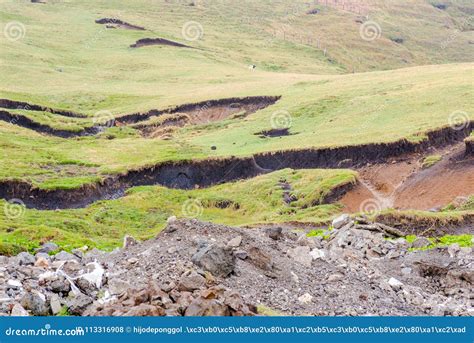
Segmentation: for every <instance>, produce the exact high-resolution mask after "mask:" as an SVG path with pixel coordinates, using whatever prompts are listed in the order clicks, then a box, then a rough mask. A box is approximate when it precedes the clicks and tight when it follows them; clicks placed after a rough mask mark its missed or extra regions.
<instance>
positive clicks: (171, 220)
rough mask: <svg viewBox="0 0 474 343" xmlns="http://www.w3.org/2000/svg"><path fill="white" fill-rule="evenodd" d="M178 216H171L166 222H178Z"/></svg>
mask: <svg viewBox="0 0 474 343" xmlns="http://www.w3.org/2000/svg"><path fill="white" fill-rule="evenodd" d="M176 219H177V218H176V216H171V217H168V219H166V222H167V223H168V224H173V223H174V222H176Z"/></svg>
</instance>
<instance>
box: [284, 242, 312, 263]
mask: <svg viewBox="0 0 474 343" xmlns="http://www.w3.org/2000/svg"><path fill="white" fill-rule="evenodd" d="M288 255H289V256H290V257H291V258H293V259H294V260H295V261H296V262H299V263H301V264H302V265H304V266H305V267H311V261H312V260H313V257H312V255H310V248H309V247H308V246H299V247H296V248H294V249H290V250H289V251H288Z"/></svg>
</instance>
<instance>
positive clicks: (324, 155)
mask: <svg viewBox="0 0 474 343" xmlns="http://www.w3.org/2000/svg"><path fill="white" fill-rule="evenodd" d="M473 123H474V122H471V123H470V125H469V126H468V127H467V128H465V129H464V130H455V129H453V128H450V127H447V128H441V129H439V130H434V131H430V132H428V133H427V134H426V137H427V138H426V140H424V141H422V142H411V141H407V140H406V139H403V140H400V141H396V142H392V143H379V144H365V145H359V146H345V147H337V148H324V149H305V150H294V151H280V152H275V153H262V154H256V155H254V156H252V157H247V158H235V157H232V158H222V159H211V160H198V161H180V162H168V163H162V164H159V165H157V166H154V167H151V168H144V169H141V170H132V171H129V172H128V173H126V174H124V175H117V176H111V177H108V178H107V179H105V180H104V181H103V182H101V183H99V184H93V185H86V186H83V187H81V188H78V189H74V190H51V191H45V190H41V189H34V188H32V187H31V185H30V184H28V183H25V182H20V181H2V182H1V183H0V197H1V198H3V199H7V200H8V199H12V198H17V199H21V200H22V201H24V203H25V204H26V205H27V206H28V207H32V208H37V209H56V208H80V207H85V206H87V205H88V204H91V203H93V202H94V201H97V200H102V199H110V198H118V197H121V196H123V194H124V192H125V190H126V189H128V188H130V187H133V186H139V185H155V184H159V185H163V186H166V187H172V188H180V189H191V188H194V187H208V186H211V185H215V184H219V183H225V182H229V181H234V180H239V179H246V178H251V177H254V176H256V175H259V174H262V173H267V172H271V171H275V170H279V169H284V168H293V169H309V168H361V167H362V166H365V165H367V164H368V163H370V164H374V163H386V162H387V160H388V159H389V158H391V157H396V156H402V155H405V154H410V153H414V152H420V153H421V152H423V151H426V150H427V149H429V148H431V147H440V146H443V145H449V144H454V143H456V142H460V141H462V140H463V139H464V138H465V137H467V136H468V135H469V134H470V133H471V130H472V127H473Z"/></svg>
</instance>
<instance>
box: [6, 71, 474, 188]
mask: <svg viewBox="0 0 474 343" xmlns="http://www.w3.org/2000/svg"><path fill="white" fill-rule="evenodd" d="M472 67H473V66H472V64H460V65H446V66H428V67H417V68H412V69H402V70H395V71H384V72H375V73H367V74H355V75H342V76H314V78H315V80H314V81H308V80H307V77H306V76H304V78H305V79H306V81H301V82H299V83H295V84H293V86H289V85H288V84H287V85H285V86H284V85H282V84H278V83H277V80H279V79H280V77H281V78H282V79H285V78H287V77H288V76H287V75H281V76H279V75H277V77H276V78H275V79H273V81H274V87H269V85H266V86H262V87H263V88H262V90H260V91H259V92H258V93H254V92H252V90H249V92H248V93H247V95H256V94H262V93H267V94H281V95H282V96H283V97H282V99H281V100H280V101H279V102H278V103H277V104H276V105H274V106H271V107H269V108H267V109H265V110H262V111H259V112H258V113H255V114H253V115H251V116H249V117H247V118H245V119H244V120H242V119H233V120H227V121H223V122H218V123H213V124H209V125H206V126H198V127H189V128H184V129H181V130H179V131H178V132H177V133H175V134H174V139H173V140H169V141H163V140H160V139H147V138H139V137H137V135H136V134H134V132H133V130H131V129H126V128H114V129H112V131H113V133H114V135H116V136H118V137H119V138H118V139H113V140H109V139H107V137H106V135H102V136H99V137H83V138H75V139H67V140H65V139H61V138H56V137H47V136H42V135H40V134H37V133H35V132H32V131H31V130H26V129H22V128H18V127H17V126H14V125H10V124H6V123H3V122H0V132H1V135H0V145H1V146H2V150H1V154H0V162H3V164H4V165H5V167H4V168H2V169H1V170H0V177H1V178H23V179H27V180H30V181H32V182H34V183H36V184H39V185H41V186H42V187H46V186H45V185H44V184H43V183H44V182H45V181H46V180H49V182H50V184H51V182H53V183H54V184H57V185H58V186H61V185H65V186H67V185H68V184H69V183H70V180H68V179H67V177H66V178H65V177H64V175H58V174H56V173H53V172H52V166H53V167H54V166H58V165H64V164H71V163H70V162H71V161H72V163H74V164H86V165H94V166H97V167H98V171H99V173H100V174H107V173H111V172H124V171H126V170H127V169H130V168H139V167H142V166H145V165H152V164H155V163H158V162H161V161H166V160H178V159H186V158H206V157H209V156H214V157H219V156H228V155H250V154H253V153H257V152H263V151H270V150H282V149H297V148H308V147H322V146H333V145H348V144H361V143H371V142H379V141H392V140H396V139H400V138H403V137H409V136H411V135H413V134H415V133H417V132H419V131H423V130H427V129H432V128H436V127H440V126H444V125H447V124H448V120H449V115H450V114H451V113H452V112H454V111H456V110H463V111H465V112H469V110H470V109H472V108H473V107H474V106H473V104H474V101H473V98H472V96H469V95H470V94H471V91H472V81H471V80H472V70H473V68H472ZM272 76H274V74H272V75H269V79H271V78H272ZM295 78H296V76H295ZM267 82H268V80H267ZM229 95H230V94H229ZM279 110H283V111H288V112H289V114H290V115H291V118H292V126H291V129H290V132H291V133H292V135H290V136H286V137H281V138H267V139H262V138H260V137H259V136H257V135H255V133H257V132H260V131H262V130H266V129H270V128H271V117H272V114H273V113H274V112H275V111H279ZM68 120H69V119H68ZM81 120H82V119H81ZM82 121H83V120H82ZM212 145H215V146H216V147H217V150H215V151H213V150H211V149H210V147H211V146H212ZM53 169H54V168H53ZM38 175H40V177H37V176H38ZM73 177H75V175H73ZM85 180H86V181H87V179H85ZM48 187H50V185H49V186H48Z"/></svg>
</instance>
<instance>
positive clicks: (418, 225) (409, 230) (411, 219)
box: [375, 212, 474, 237]
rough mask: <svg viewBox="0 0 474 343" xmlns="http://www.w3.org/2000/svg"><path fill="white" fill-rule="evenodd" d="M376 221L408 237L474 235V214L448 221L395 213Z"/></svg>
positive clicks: (382, 216) (380, 216)
mask: <svg viewBox="0 0 474 343" xmlns="http://www.w3.org/2000/svg"><path fill="white" fill-rule="evenodd" d="M375 220H376V221H378V222H380V223H383V224H386V225H389V226H392V227H394V228H399V229H400V230H402V232H404V233H405V234H406V235H417V236H424V237H440V236H444V235H462V234H472V232H473V228H474V214H464V213H463V214H460V215H459V217H450V218H449V220H446V219H442V218H440V217H431V216H421V215H415V214H407V213H397V212H394V213H385V214H379V215H377V216H376V218H375Z"/></svg>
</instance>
